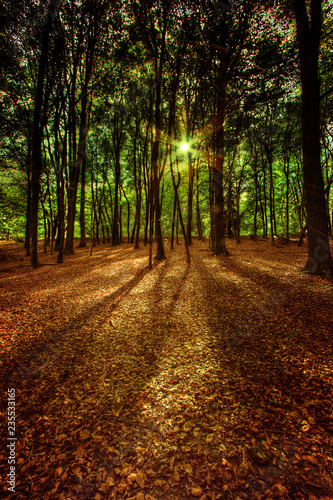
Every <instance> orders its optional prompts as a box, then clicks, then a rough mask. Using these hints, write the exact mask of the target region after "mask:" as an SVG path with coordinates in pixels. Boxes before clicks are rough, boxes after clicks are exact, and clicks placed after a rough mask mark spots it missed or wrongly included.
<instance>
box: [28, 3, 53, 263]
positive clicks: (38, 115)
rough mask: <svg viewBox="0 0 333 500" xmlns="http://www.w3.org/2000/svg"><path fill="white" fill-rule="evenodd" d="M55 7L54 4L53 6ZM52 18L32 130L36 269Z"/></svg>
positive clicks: (46, 32)
mask: <svg viewBox="0 0 333 500" xmlns="http://www.w3.org/2000/svg"><path fill="white" fill-rule="evenodd" d="M53 9H54V6H53ZM52 19H53V17H50V18H49V19H48V21H47V24H46V26H45V28H44V30H43V33H42V46H41V53H40V58H39V65H38V77H37V89H36V95H35V104H34V120H33V131H32V152H31V226H30V229H31V239H32V251H31V265H32V267H34V268H35V269H36V268H37V267H38V266H39V262H38V203H39V192H40V177H41V173H42V139H43V128H44V127H43V123H42V108H43V106H44V107H45V106H46V103H45V102H44V101H45V99H44V79H45V74H46V69H47V60H48V51H49V37H50V33H51V28H52Z"/></svg>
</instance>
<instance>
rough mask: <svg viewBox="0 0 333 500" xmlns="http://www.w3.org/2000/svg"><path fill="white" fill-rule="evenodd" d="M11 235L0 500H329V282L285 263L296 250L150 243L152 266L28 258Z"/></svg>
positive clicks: (245, 242) (128, 253)
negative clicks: (161, 255) (2, 497)
mask: <svg viewBox="0 0 333 500" xmlns="http://www.w3.org/2000/svg"><path fill="white" fill-rule="evenodd" d="M21 247H23V245H20V246H19V247H18V245H17V244H16V245H15V244H12V245H11V244H8V243H7V242H1V249H2V251H3V252H7V253H10V252H11V255H12V260H11V261H10V262H2V263H1V267H0V271H1V272H0V287H1V296H2V299H1V311H2V312H1V343H2V347H1V364H2V369H1V378H2V380H1V385H2V386H3V396H4V397H3V398H2V408H1V410H2V412H3V415H4V414H5V413H6V412H7V406H6V404H7V395H6V394H5V392H6V391H7V388H9V389H10V388H15V393H16V394H15V398H16V435H17V441H16V479H15V480H16V489H15V493H10V492H7V493H6V495H7V496H6V498H8V499H12V498H13V499H14V498H15V499H16V498H17V499H25V498H29V499H41V498H43V499H59V500H65V499H73V500H74V499H95V500H102V499H112V500H113V499H136V500H152V499H155V500H160V499H166V500H171V499H174V500H176V499H177V500H187V499H195V498H199V499H201V500H217V499H232V500H237V499H238V500H239V499H242V500H243V499H244V500H247V499H249V500H250V499H257V498H262V499H264V498H265V499H270V498H271V499H274V498H281V499H300V500H301V499H302V500H303V499H306V500H308V499H310V500H316V499H318V500H319V499H321V500H324V499H325V500H328V499H330V498H333V454H332V449H333V406H332V383H333V374H332V340H333V339H332V331H333V321H332V280H331V279H329V278H325V277H323V276H312V275H309V274H305V273H302V272H300V269H301V268H302V266H303V265H304V261H305V257H306V253H307V249H306V245H305V247H298V246H297V242H296V241H292V242H290V243H289V244H288V245H283V244H281V243H277V244H276V246H272V245H271V244H270V242H268V241H251V240H250V239H249V238H245V237H244V238H242V240H241V244H239V245H237V244H236V242H235V241H231V240H230V241H229V240H228V248H229V249H230V255H228V256H216V255H213V254H212V251H211V250H210V249H209V248H208V244H207V241H206V242H200V241H198V240H194V244H193V245H192V246H191V248H190V252H191V263H190V264H188V263H187V262H186V254H185V247H184V244H180V245H175V247H176V248H175V250H174V251H170V250H169V243H167V242H165V247H166V254H167V259H165V260H161V261H154V263H153V268H152V269H148V267H147V266H148V247H144V246H141V247H140V249H136V250H134V249H133V245H131V244H122V245H121V246H117V247H111V246H110V245H100V246H98V247H97V248H94V250H93V254H92V255H91V256H90V248H88V247H87V248H76V250H75V252H76V253H75V254H74V255H72V256H68V257H67V258H66V261H65V262H64V263H63V264H55V262H56V256H55V255H51V254H50V253H47V254H42V253H40V257H39V258H40V262H41V264H42V265H41V266H40V267H39V268H38V269H36V270H34V269H33V268H32V267H30V261H29V257H25V256H24V251H23V248H21ZM18 248H19V250H18ZM40 249H41V250H42V245H41V247H40ZM18 259H22V260H18ZM2 421H4V420H3V419H2ZM1 439H2V450H8V448H6V442H7V437H6V433H2V435H1ZM7 473H8V464H7V461H6V460H5V461H2V462H1V474H2V478H3V486H2V488H3V491H5V490H6V489H7V485H5V484H4V483H5V481H4V478H6V474H7Z"/></svg>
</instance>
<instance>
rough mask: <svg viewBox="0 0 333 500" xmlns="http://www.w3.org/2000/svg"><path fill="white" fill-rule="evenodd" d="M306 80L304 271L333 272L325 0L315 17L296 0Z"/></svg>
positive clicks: (314, 0)
mask: <svg viewBox="0 0 333 500" xmlns="http://www.w3.org/2000/svg"><path fill="white" fill-rule="evenodd" d="M293 3H294V11H295V17H296V25H297V39H298V50H299V59H300V65H301V81H302V141H303V178H304V194H305V203H306V211H307V226H308V259H307V262H306V264H305V267H304V270H305V271H307V272H309V273H311V274H322V273H323V271H325V270H328V271H329V272H330V273H331V274H333V261H332V255H331V251H330V246H329V230H328V227H329V224H328V214H327V212H326V203H325V191H324V181H323V175H322V170H321V163H320V81H319V76H318V58H319V47H320V37H321V25H322V19H321V17H322V13H321V0H311V4H310V10H311V20H309V17H308V13H307V6H306V2H305V0H293Z"/></svg>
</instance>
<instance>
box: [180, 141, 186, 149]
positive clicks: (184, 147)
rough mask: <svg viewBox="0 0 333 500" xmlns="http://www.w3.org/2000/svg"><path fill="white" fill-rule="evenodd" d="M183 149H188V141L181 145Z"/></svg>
mask: <svg viewBox="0 0 333 500" xmlns="http://www.w3.org/2000/svg"><path fill="white" fill-rule="evenodd" d="M180 148H181V150H182V151H187V150H188V144H187V142H183V143H182V145H181V146H180Z"/></svg>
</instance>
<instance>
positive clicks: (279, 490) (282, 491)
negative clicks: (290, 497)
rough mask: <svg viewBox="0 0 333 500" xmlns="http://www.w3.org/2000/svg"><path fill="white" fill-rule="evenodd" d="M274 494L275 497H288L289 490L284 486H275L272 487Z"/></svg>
mask: <svg viewBox="0 0 333 500" xmlns="http://www.w3.org/2000/svg"><path fill="white" fill-rule="evenodd" d="M272 492H273V494H274V495H275V496H280V497H281V496H282V495H287V494H288V490H287V488H286V487H285V486H283V485H282V484H279V483H277V484H274V486H273V487H272Z"/></svg>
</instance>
